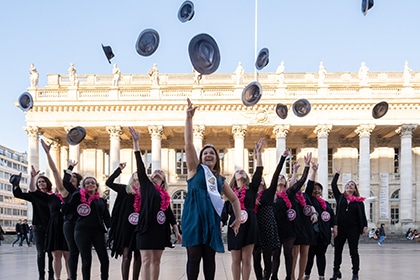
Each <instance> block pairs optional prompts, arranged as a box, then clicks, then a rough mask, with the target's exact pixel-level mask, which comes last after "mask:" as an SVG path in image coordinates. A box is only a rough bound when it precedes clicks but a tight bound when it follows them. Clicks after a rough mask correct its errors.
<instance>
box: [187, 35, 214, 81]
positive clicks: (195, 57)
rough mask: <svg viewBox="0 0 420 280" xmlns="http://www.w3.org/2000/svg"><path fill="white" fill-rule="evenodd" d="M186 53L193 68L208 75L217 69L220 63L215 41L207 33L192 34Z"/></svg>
mask: <svg viewBox="0 0 420 280" xmlns="http://www.w3.org/2000/svg"><path fill="white" fill-rule="evenodd" d="M188 53H189V55H190V60H191V63H192V65H193V66H194V69H195V70H197V71H198V72H199V73H200V74H203V75H208V74H211V73H213V72H215V71H216V70H217V68H219V64H220V51H219V47H218V46H217V43H216V41H215V40H214V39H213V37H211V36H210V35H208V34H205V33H201V34H198V35H196V36H194V37H193V38H192V39H191V41H190V44H189V46H188Z"/></svg>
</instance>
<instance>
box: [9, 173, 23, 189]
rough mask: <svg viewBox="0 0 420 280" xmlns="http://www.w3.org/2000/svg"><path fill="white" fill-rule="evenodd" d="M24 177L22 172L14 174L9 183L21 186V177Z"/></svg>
mask: <svg viewBox="0 0 420 280" xmlns="http://www.w3.org/2000/svg"><path fill="white" fill-rule="evenodd" d="M21 178H22V172H20V173H19V175H12V176H10V178H9V183H10V184H12V186H14V187H15V186H19V183H20V179H21Z"/></svg>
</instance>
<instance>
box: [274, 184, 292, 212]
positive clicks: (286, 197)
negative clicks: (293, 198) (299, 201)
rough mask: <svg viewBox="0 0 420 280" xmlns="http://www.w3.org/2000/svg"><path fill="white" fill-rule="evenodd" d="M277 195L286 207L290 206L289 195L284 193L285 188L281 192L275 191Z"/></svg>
mask: <svg viewBox="0 0 420 280" xmlns="http://www.w3.org/2000/svg"><path fill="white" fill-rule="evenodd" d="M276 194H277V196H278V197H280V198H281V199H283V201H284V203H285V204H286V207H287V208H289V209H290V208H292V203H291V202H290V199H289V196H288V195H287V193H286V190H285V189H283V190H282V191H281V192H276Z"/></svg>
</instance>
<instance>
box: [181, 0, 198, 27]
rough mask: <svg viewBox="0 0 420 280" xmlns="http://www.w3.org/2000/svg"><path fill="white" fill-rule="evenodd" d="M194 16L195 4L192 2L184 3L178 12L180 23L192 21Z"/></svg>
mask: <svg viewBox="0 0 420 280" xmlns="http://www.w3.org/2000/svg"><path fill="white" fill-rule="evenodd" d="M193 16H194V4H193V2H191V1H185V2H184V3H182V5H181V7H179V10H178V19H179V21H180V22H187V21H190V20H191V19H192V18H193Z"/></svg>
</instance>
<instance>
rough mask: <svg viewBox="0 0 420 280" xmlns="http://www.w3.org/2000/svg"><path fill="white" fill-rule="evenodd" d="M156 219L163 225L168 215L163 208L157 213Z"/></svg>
mask: <svg viewBox="0 0 420 280" xmlns="http://www.w3.org/2000/svg"><path fill="white" fill-rule="evenodd" d="M156 220H157V222H158V224H159V225H163V224H164V223H165V222H166V215H165V212H163V211H162V210H160V211H159V212H158V213H157V215H156Z"/></svg>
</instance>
